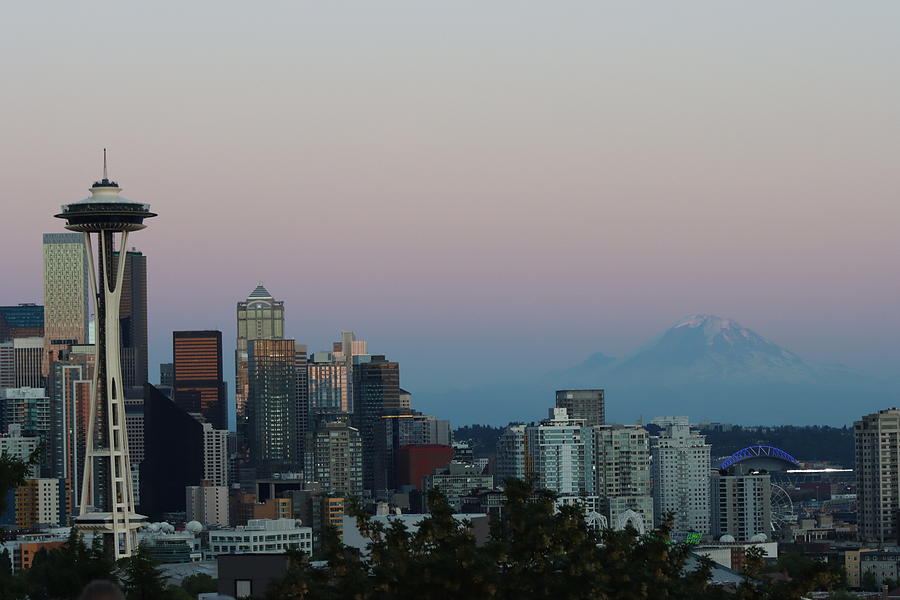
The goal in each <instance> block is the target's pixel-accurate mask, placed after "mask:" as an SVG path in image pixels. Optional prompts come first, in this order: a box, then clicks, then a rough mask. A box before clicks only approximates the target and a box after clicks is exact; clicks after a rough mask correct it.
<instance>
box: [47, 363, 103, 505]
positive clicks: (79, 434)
mask: <svg viewBox="0 0 900 600" xmlns="http://www.w3.org/2000/svg"><path fill="white" fill-rule="evenodd" d="M50 366H51V370H50V376H49V377H48V378H47V396H48V397H49V413H50V436H49V440H48V444H47V446H46V447H45V450H44V452H45V458H46V459H47V461H48V463H49V465H50V471H48V472H47V473H45V476H48V477H58V478H62V479H64V480H65V481H67V482H68V490H69V491H70V493H71V494H72V502H73V505H74V506H79V505H80V500H81V486H82V476H83V474H84V461H85V456H86V452H87V431H88V421H89V420H90V409H91V389H92V387H93V374H94V347H93V346H83V345H82V346H71V347H70V348H69V349H68V350H61V351H60V353H59V355H58V356H57V358H56V360H54V361H53V362H52V363H51V365H50Z"/></svg>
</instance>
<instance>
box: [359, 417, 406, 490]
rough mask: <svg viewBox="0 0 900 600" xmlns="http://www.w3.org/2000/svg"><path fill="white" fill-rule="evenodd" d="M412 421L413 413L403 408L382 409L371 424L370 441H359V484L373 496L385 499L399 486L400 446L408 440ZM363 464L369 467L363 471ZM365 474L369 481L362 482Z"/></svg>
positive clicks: (364, 479)
mask: <svg viewBox="0 0 900 600" xmlns="http://www.w3.org/2000/svg"><path fill="white" fill-rule="evenodd" d="M412 423H413V415H411V414H410V413H409V412H407V411H404V410H399V409H397V410H388V411H385V413H384V414H382V415H381V416H380V417H379V418H378V420H377V421H376V422H375V424H374V426H373V428H372V445H371V446H366V445H365V442H363V449H364V452H363V487H364V488H365V489H367V490H371V491H372V493H373V494H374V495H375V496H376V497H377V498H380V499H386V498H388V497H389V496H390V493H391V492H392V491H394V490H397V489H399V487H400V484H399V480H400V479H399V471H398V469H397V466H398V457H399V453H400V449H401V448H403V446H407V445H408V444H409V440H410V437H411V434H412ZM367 465H368V468H369V469H371V470H369V471H367ZM367 476H368V477H370V479H369V480H370V481H371V484H367V483H366V477H367ZM368 486H371V487H368Z"/></svg>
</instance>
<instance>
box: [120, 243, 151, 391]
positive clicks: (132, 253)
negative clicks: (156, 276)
mask: <svg viewBox="0 0 900 600" xmlns="http://www.w3.org/2000/svg"><path fill="white" fill-rule="evenodd" d="M114 256H115V260H118V258H119V252H116V253H115V254H114ZM122 283H123V285H122V298H121V301H120V305H119V324H120V325H119V327H120V330H121V335H122V337H121V345H122V350H121V357H122V378H123V380H124V384H125V389H126V393H127V394H128V395H129V396H131V397H134V398H142V397H143V394H144V384H145V383H147V381H149V371H148V367H147V257H146V256H144V254H143V253H141V252H138V251H137V250H135V249H134V248H132V249H131V250H128V251H126V252H125V273H124V279H123V282H122Z"/></svg>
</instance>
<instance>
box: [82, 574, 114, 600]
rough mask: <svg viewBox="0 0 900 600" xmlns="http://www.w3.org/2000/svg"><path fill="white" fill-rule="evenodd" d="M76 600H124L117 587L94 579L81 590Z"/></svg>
mask: <svg viewBox="0 0 900 600" xmlns="http://www.w3.org/2000/svg"><path fill="white" fill-rule="evenodd" d="M78 600H125V596H124V595H123V594H122V590H120V589H119V586H117V585H116V584H114V583H113V582H111V581H107V580H105V579H95V580H94V581H92V582H90V583H89V584H87V585H86V586H84V589H83V590H81V595H80V596H78Z"/></svg>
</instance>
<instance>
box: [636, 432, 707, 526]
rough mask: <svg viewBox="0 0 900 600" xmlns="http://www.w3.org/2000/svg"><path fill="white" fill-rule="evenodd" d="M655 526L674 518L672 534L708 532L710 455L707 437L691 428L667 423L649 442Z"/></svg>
mask: <svg viewBox="0 0 900 600" xmlns="http://www.w3.org/2000/svg"><path fill="white" fill-rule="evenodd" d="M650 452H651V455H652V457H653V458H652V461H651V463H650V464H651V478H652V486H653V513H654V515H655V516H656V524H657V525H659V524H660V522H661V521H662V520H663V519H665V518H666V515H668V514H669V513H671V514H672V516H673V520H674V522H673V531H672V533H673V535H674V536H682V535H684V534H687V533H692V532H696V533H702V534H706V533H708V532H709V475H710V467H709V464H710V463H709V454H710V445H709V444H707V443H706V438H705V437H704V436H702V435H700V434H699V433H698V432H696V431H692V430H691V427H690V425H684V424H680V423H677V424H670V425H669V426H668V427H667V428H666V429H665V431H664V432H663V434H662V435H660V436H659V437H653V438H651V439H650Z"/></svg>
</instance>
